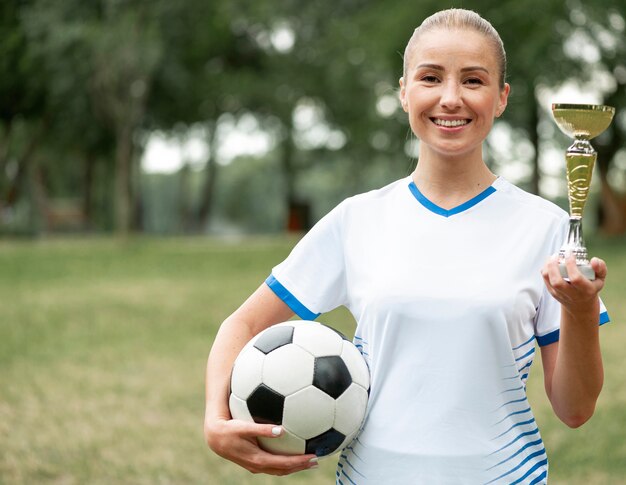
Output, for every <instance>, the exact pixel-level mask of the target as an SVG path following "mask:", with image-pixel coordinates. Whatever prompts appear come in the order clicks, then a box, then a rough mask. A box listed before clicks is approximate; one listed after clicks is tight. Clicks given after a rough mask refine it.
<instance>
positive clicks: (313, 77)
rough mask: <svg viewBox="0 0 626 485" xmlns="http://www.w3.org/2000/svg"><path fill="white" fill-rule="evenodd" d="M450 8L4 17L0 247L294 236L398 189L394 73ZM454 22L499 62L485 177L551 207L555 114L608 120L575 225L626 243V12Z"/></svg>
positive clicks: (517, 7)
mask: <svg viewBox="0 0 626 485" xmlns="http://www.w3.org/2000/svg"><path fill="white" fill-rule="evenodd" d="M458 3H459V2H456V3H455V2H443V4H442V2H441V1H436V2H435V1H420V2H407V1H395V0H388V1H385V2H382V1H374V0H332V1H326V0H316V1H307V2H304V1H296V0H285V1H280V2H277V1H270V0H258V1H254V2H252V1H245V0H228V1H226V0H212V1H206V0H185V1H179V2H166V1H160V0H158V1H131V0H98V1H90V2H82V1H78V0H76V1H74V0H64V1H62V2H58V1H52V0H23V1H14V0H4V1H3V2H2V5H1V6H0V13H1V15H0V22H1V23H0V29H1V34H0V233H1V234H8V235H18V234H19V235H30V236H33V235H42V234H49V233H55V232H89V233H109V232H115V233H118V234H125V233H129V232H142V233H150V234H187V233H195V234H198V233H203V234H204V233H210V234H246V233H268V232H279V231H283V230H284V229H286V228H287V229H295V230H302V229H307V228H308V227H310V225H311V224H312V223H313V222H314V221H315V220H317V219H318V218H319V217H320V216H321V215H323V214H324V213H326V212H327V211H328V210H329V209H330V208H331V207H333V206H334V205H336V204H337V203H338V202H339V201H340V200H342V199H343V198H345V197H346V196H349V195H353V194H354V193H357V192H360V191H363V190H367V189H369V188H373V187H378V186H381V185H383V184H385V183H387V182H389V181H392V180H395V179H397V178H399V177H401V176H404V175H406V174H408V173H410V171H411V169H412V168H413V165H414V163H415V156H416V154H417V146H418V142H417V140H415V138H414V136H413V135H412V134H411V132H410V130H409V127H408V123H407V120H406V116H405V113H404V112H403V111H402V109H401V108H400V105H399V102H398V99H397V92H398V90H397V88H398V79H399V77H400V76H401V68H402V53H403V51H404V47H405V45H406V42H407V40H408V38H409V37H410V35H411V33H412V31H413V29H414V28H415V26H416V25H418V24H419V23H420V21H421V20H422V19H423V18H424V17H425V16H426V15H428V14H430V13H432V12H434V11H435V10H437V9H440V8H443V7H446V6H447V5H445V4H449V5H456V4H458ZM461 4H463V2H461ZM457 6H459V5H457ZM464 6H465V7H468V8H474V9H476V10H478V11H479V13H481V14H482V15H484V16H485V17H486V18H487V19H490V21H491V22H492V23H493V24H494V26H495V27H496V29H497V30H498V31H499V32H500V34H501V35H502V37H503V40H504V44H505V47H506V50H507V54H508V58H509V66H508V67H509V72H508V81H509V82H510V83H511V85H512V92H511V97H510V102H509V107H508V109H507V111H506V112H505V114H504V116H503V118H502V119H501V120H499V121H498V122H497V123H496V126H495V128H494V131H493V133H492V135H491V136H490V138H489V140H488V142H487V146H486V153H487V159H488V161H489V163H490V164H491V166H492V168H493V170H494V171H495V172H496V173H498V174H500V175H502V176H504V177H506V178H508V179H509V180H510V181H512V182H514V183H516V184H519V185H520V186H522V187H524V188H525V189H527V190H530V191H532V192H534V193H539V194H542V195H544V196H546V197H549V198H551V199H553V200H558V199H559V198H561V202H563V196H564V194H565V178H564V175H563V174H564V168H563V166H564V164H563V152H564V149H565V148H566V147H567V146H568V140H567V138H566V137H565V136H564V135H562V134H561V133H560V132H559V131H558V129H557V128H556V126H555V124H554V122H553V121H552V118H551V114H550V104H551V103H552V102H555V101H559V102H593V103H603V104H609V105H612V106H615V107H617V115H616V118H615V120H614V122H613V123H612V125H611V128H610V129H609V130H608V131H607V132H606V133H605V134H603V135H602V136H601V137H599V138H598V139H597V140H596V141H595V142H594V145H595V146H596V149H597V150H598V152H599V157H598V170H597V175H596V177H595V180H596V182H597V184H596V185H597V190H596V192H595V194H596V196H597V202H595V204H594V206H593V208H590V209H589V210H588V212H589V214H591V213H594V215H595V217H596V218H598V222H597V225H598V227H599V228H600V230H601V231H602V232H604V233H607V234H617V233H623V232H624V231H626V197H625V193H624V192H625V188H626V149H625V143H624V140H625V139H626V111H625V110H624V108H623V107H624V105H625V104H626V103H625V101H626V87H625V86H626V32H625V22H626V20H625V15H626V14H625V11H626V6H625V4H624V2H623V1H620V0H614V1H605V0H602V1H600V0H598V1H585V2H579V1H576V0H569V1H564V2H545V1H533V0H526V1H522V2H520V1H486V0H485V1H474V2H465V4H464ZM590 217H591V216H590Z"/></svg>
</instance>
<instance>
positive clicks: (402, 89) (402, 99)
mask: <svg viewBox="0 0 626 485" xmlns="http://www.w3.org/2000/svg"><path fill="white" fill-rule="evenodd" d="M399 98H400V104H401V105H402V109H403V110H404V111H405V112H406V113H408V111H409V108H408V106H407V102H406V86H405V85H404V78H403V77H401V78H400V95H399Z"/></svg>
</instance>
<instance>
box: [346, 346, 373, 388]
mask: <svg viewBox="0 0 626 485" xmlns="http://www.w3.org/2000/svg"><path fill="white" fill-rule="evenodd" d="M341 358H342V359H343V361H344V362H345V363H346V366H347V367H348V370H349V371H350V376H351V377H352V382H356V383H357V384H359V385H360V386H361V387H363V388H365V389H369V387H370V372H369V369H368V368H367V364H366V363H365V359H364V358H363V356H362V355H361V352H359V349H357V348H356V347H355V346H354V344H353V343H351V342H348V341H347V340H344V341H343V348H342V350H341Z"/></svg>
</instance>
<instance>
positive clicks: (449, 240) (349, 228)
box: [267, 177, 608, 485]
mask: <svg viewBox="0 0 626 485" xmlns="http://www.w3.org/2000/svg"><path fill="white" fill-rule="evenodd" d="M567 222H568V215H567V213H566V212H565V211H563V210H562V209H560V208H558V207H557V206H555V205H554V204H552V203H550V202H548V201H546V200H544V199H541V198H539V197H536V196H533V195H530V194H528V193H526V192H524V191H522V190H521V189H519V188H517V187H515V186H513V185H511V184H510V183H508V182H507V181H505V180H504V179H502V178H498V179H497V180H496V181H495V182H494V183H493V185H492V186H490V187H488V188H487V189H486V190H485V191H484V192H482V193H481V194H479V195H477V196H476V197H474V198H473V199H471V200H469V201H468V202H466V203H464V204H462V205H460V206H459V207H456V208H454V209H450V210H445V209H442V208H440V207H438V206H436V205H435V204H433V203H432V202H430V201H429V200H428V199H426V198H425V197H424V196H423V195H422V194H421V193H420V192H419V190H418V189H417V187H416V186H415V184H413V182H412V180H411V178H410V177H407V178H404V179H402V180H399V181H397V182H394V183H392V184H390V185H388V186H386V187H384V188H382V189H380V190H376V191H372V192H368V193H366V194H362V195H358V196H355V197H352V198H349V199H347V200H345V201H344V202H343V203H341V204H340V205H339V206H337V207H336V208H335V209H334V210H332V211H331V212H330V213H329V214H328V215H327V216H326V217H324V218H323V219H322V220H321V221H320V222H319V223H318V224H317V225H316V226H315V227H314V228H313V229H312V230H311V231H310V232H309V233H308V234H307V235H306V236H305V237H304V238H303V239H302V240H301V241H300V242H299V243H298V245H297V246H296V247H295V248H294V250H293V251H292V253H291V254H290V255H289V257H288V258H287V259H286V260H285V261H284V262H282V263H281V264H279V265H278V266H276V267H275V268H274V269H273V271H272V274H271V275H270V277H269V278H268V279H267V284H268V285H269V286H270V288H272V289H273V290H274V292H275V293H276V294H277V295H278V296H280V297H281V298H282V299H283V301H285V302H286V303H287V304H288V305H289V306H290V307H291V308H292V310H294V311H295V313H296V314H297V315H298V316H300V317H301V318H303V319H313V318H315V317H316V316H318V314H320V313H323V312H327V311H330V310H332V309H333V308H336V307H338V306H340V305H344V306H346V307H347V308H348V309H349V310H350V311H351V312H352V314H353V315H354V318H355V319H356V322H357V329H356V334H355V337H354V342H355V344H356V345H357V346H358V347H359V348H360V349H361V351H362V353H363V356H364V357H365V359H366V361H367V363H368V365H369V368H370V372H371V390H370V399H369V404H368V413H367V417H366V420H365V423H364V425H363V429H362V431H361V433H360V435H359V436H358V438H357V439H356V440H355V441H353V442H352V443H351V444H350V445H349V446H348V447H347V448H345V449H344V451H343V452H342V454H341V458H340V459H339V464H338V468H337V483H340V484H346V485H347V484H359V485H362V484H403V485H404V484H437V485H439V484H454V485H459V484H465V483H467V484H479V483H481V484H492V483H493V484H500V483H507V484H518V483H520V484H536V483H545V482H546V481H547V473H548V463H547V457H546V452H545V449H544V446H543V443H542V440H541V437H540V435H539V430H538V429H537V424H536V422H535V419H534V417H533V414H532V411H531V409H530V406H529V403H528V400H527V399H526V378H527V376H528V372H529V369H530V366H531V364H532V362H533V358H534V354H535V342H537V343H538V344H539V345H540V346H542V345H546V344H549V343H552V342H555V341H556V340H558V338H559V324H560V305H559V304H558V302H557V301H556V300H554V298H552V296H551V295H550V294H549V293H548V291H547V290H546V288H545V285H544V283H543V280H542V278H541V274H540V269H541V268H542V266H543V264H544V263H545V261H546V259H547V257H548V256H549V255H551V254H554V253H555V252H557V251H558V249H559V247H560V245H561V243H562V242H563V241H564V239H565V236H566V231H567ZM601 311H602V313H601V315H600V322H601V323H604V322H606V321H608V316H607V314H606V311H605V310H604V307H603V306H602V309H601Z"/></svg>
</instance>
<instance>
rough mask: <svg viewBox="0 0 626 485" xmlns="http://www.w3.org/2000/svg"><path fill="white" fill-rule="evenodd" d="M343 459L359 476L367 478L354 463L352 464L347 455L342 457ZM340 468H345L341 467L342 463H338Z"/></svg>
mask: <svg viewBox="0 0 626 485" xmlns="http://www.w3.org/2000/svg"><path fill="white" fill-rule="evenodd" d="M341 458H343V460H344V461H345V462H346V463H347V464H348V466H349V467H350V468H352V469H353V470H354V471H355V472H356V473H358V474H359V475H361V476H362V477H363V478H365V475H363V474H362V473H361V472H360V471H359V470H357V469H356V468H355V467H354V465H353V464H352V463H350V460H348V457H347V456H346V455H341ZM338 465H339V466H341V467H342V468H343V466H342V465H341V463H338Z"/></svg>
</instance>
